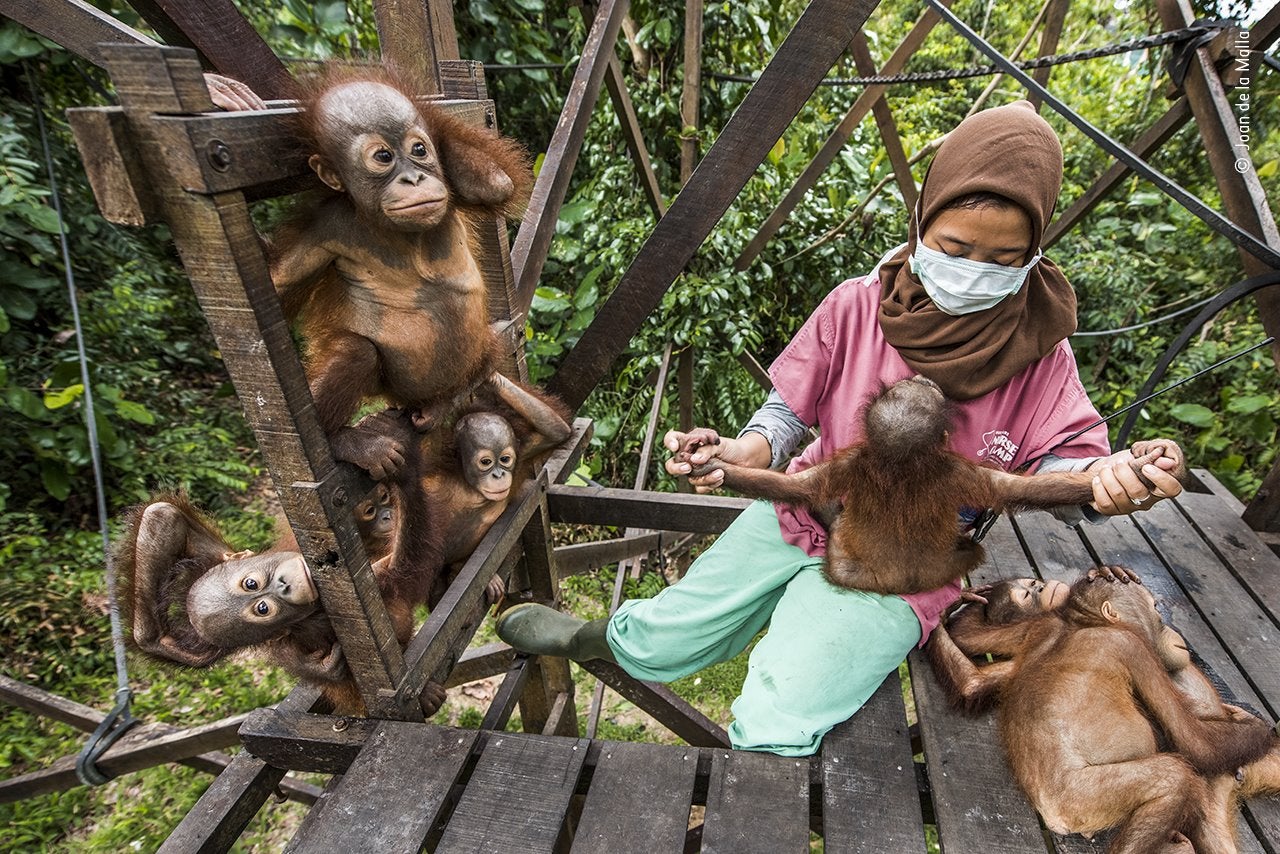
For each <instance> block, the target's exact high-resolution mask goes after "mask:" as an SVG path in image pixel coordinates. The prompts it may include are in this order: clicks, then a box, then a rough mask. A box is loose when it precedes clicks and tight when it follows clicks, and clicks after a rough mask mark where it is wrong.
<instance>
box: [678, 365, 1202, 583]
mask: <svg viewBox="0 0 1280 854" xmlns="http://www.w3.org/2000/svg"><path fill="white" fill-rule="evenodd" d="M863 423H864V432H863V435H864V438H863V440H862V441H861V442H859V443H858V444H856V445H853V446H851V447H848V448H844V449H842V450H840V451H839V452H837V453H836V454H835V456H833V457H832V458H831V459H830V460H827V461H826V462H823V463H819V464H818V465H815V466H813V467H812V468H808V469H805V470H803V471H800V472H797V473H795V474H790V475H787V474H782V473H781V472H776V471H770V470H767V469H755V468H744V467H740V466H735V465H732V464H730V463H726V462H724V461H723V460H721V459H719V458H714V457H713V458H712V459H711V461H710V462H708V463H707V464H706V465H704V466H701V467H699V468H698V469H696V470H695V471H694V472H693V474H694V475H703V474H707V473H708V472H711V471H714V470H716V469H720V470H722V471H724V485H725V486H727V487H729V488H730V489H734V490H736V491H738V492H740V493H742V494H743V495H747V496H751V497H753V498H767V499H769V500H771V501H778V502H782V503H785V504H793V505H798V506H802V507H806V508H808V509H810V510H813V511H815V512H816V513H818V514H819V515H820V516H822V517H823V521H824V522H826V523H827V526H828V529H829V531H830V539H829V541H828V544H827V557H826V561H825V563H824V565H823V571H824V572H825V573H826V576H827V579H828V580H829V581H830V582H831V583H832V584H835V585H838V586H840V587H849V588H857V589H860V590H870V591H874V592H876V593H920V592H923V591H925V590H933V589H936V588H938V587H941V586H942V585H944V584H946V583H947V582H949V581H951V580H953V579H955V578H958V577H960V576H961V575H964V574H966V573H967V572H969V571H970V570H971V569H973V568H974V567H976V566H978V565H979V564H980V563H982V561H983V555H984V553H983V549H982V547H981V546H980V545H978V544H977V543H976V542H974V541H973V540H972V538H970V537H969V536H968V535H967V534H963V533H961V532H960V530H959V527H958V523H957V515H958V513H959V511H960V510H961V509H963V508H983V507H990V508H993V509H995V510H996V511H1001V510H1018V509H1023V508H1040V509H1051V508H1053V507H1059V506H1061V505H1065V504H1084V503H1086V502H1088V501H1091V500H1092V499H1093V477H1094V476H1093V475H1092V474H1090V473H1088V472H1051V473H1047V474H1040V475H1034V476H1024V475H1017V474H1009V473H1006V472H1003V471H1000V470H998V469H994V468H987V467H984V466H979V465H977V464H975V463H973V462H971V461H969V460H967V459H965V458H964V457H962V456H960V455H959V454H957V453H954V452H953V451H950V450H948V449H947V447H946V442H947V431H948V429H949V416H948V402H947V400H946V398H945V397H943V394H942V391H941V389H939V388H938V386H937V384H936V383H934V382H933V381H932V380H929V379H927V378H925V377H920V376H917V377H913V378H911V379H906V380H901V381H899V382H896V383H894V384H893V385H891V386H889V387H888V388H886V389H884V390H883V391H881V392H880V394H878V395H877V396H876V397H875V398H873V399H872V400H871V402H870V404H869V405H868V406H867V408H866V410H865V411H864V413H863ZM716 442H719V436H718V435H717V434H716V433H715V431H713V430H708V429H705V428H703V429H698V430H694V431H693V432H691V433H690V434H689V436H688V439H687V440H686V442H685V445H684V447H683V448H681V449H680V450H679V452H678V453H677V457H676V458H677V459H682V460H683V461H686V462H687V461H688V459H689V456H690V455H691V454H692V452H693V451H694V450H695V449H696V448H698V447H700V446H702V445H704V444H714V443H716ZM1132 452H1133V456H1134V457H1135V459H1134V461H1133V462H1132V463H1131V465H1132V466H1133V469H1134V471H1135V472H1138V473H1139V474H1140V473H1141V471H1142V467H1143V466H1144V465H1146V464H1149V463H1154V462H1155V461H1156V460H1157V459H1159V458H1160V457H1161V456H1168V457H1171V458H1173V459H1174V460H1176V470H1175V474H1176V475H1177V476H1178V477H1182V476H1183V475H1184V473H1185V467H1184V466H1183V464H1182V452H1181V450H1180V449H1179V448H1178V446H1177V445H1176V444H1175V443H1173V442H1171V441H1167V440H1158V441H1152V442H1138V443H1136V444H1135V445H1134V446H1133V448H1132ZM832 517H834V520H832Z"/></svg>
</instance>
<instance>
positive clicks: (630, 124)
mask: <svg viewBox="0 0 1280 854" xmlns="http://www.w3.org/2000/svg"><path fill="white" fill-rule="evenodd" d="M604 87H605V88H606V89H608V90H609V97H610V98H611V99H612V100H613V111H614V113H615V114H616V115H617V116H618V124H619V125H620V126H621V127H622V141H623V143H624V144H625V145H626V146H627V152H628V153H629V154H630V155H631V162H632V163H634V164H635V167H636V177H637V178H639V179H640V191H641V192H642V193H644V197H645V200H646V201H647V202H648V203H649V207H651V208H653V213H654V215H655V216H656V217H657V218H658V219H662V215H663V214H665V213H666V212H667V202H666V200H665V199H663V198H662V188H661V187H659V186H658V176H657V175H656V174H654V171H653V163H652V162H651V161H650V160H649V149H648V147H647V146H646V145H645V141H644V134H643V133H642V132H641V131H640V119H639V117H637V116H636V108H635V105H633V104H632V103H631V93H630V92H628V91H627V80H626V77H625V76H624V75H623V73H622V63H620V62H618V57H617V55H616V54H614V53H613V52H610V53H609V67H608V68H606V69H605V73H604Z"/></svg>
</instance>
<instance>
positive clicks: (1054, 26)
mask: <svg viewBox="0 0 1280 854" xmlns="http://www.w3.org/2000/svg"><path fill="white" fill-rule="evenodd" d="M1070 6H1071V0H1050V2H1049V7H1048V10H1047V11H1046V13H1045V19H1044V30H1043V31H1042V32H1041V33H1040V56H1052V55H1053V53H1054V51H1056V50H1057V49H1058V41H1059V40H1060V39H1061V38H1062V24H1063V22H1065V21H1066V19H1067V9H1068V8H1069V7H1070ZM1052 71H1053V67H1052V66H1046V67H1044V68H1037V69H1036V70H1035V71H1033V72H1032V73H1031V77H1032V79H1034V80H1035V81H1036V82H1037V83H1039V84H1040V85H1041V86H1048V85H1049V75H1050V73H1052ZM1027 100H1028V101H1030V102H1031V103H1032V104H1034V105H1035V108H1036V109H1037V110H1039V109H1040V96H1039V95H1037V94H1035V93H1034V92H1032V93H1031V95H1030V96H1029V97H1028V98H1027Z"/></svg>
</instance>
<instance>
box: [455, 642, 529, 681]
mask: <svg viewBox="0 0 1280 854" xmlns="http://www.w3.org/2000/svg"><path fill="white" fill-rule="evenodd" d="M515 657H516V651H515V649H513V648H512V647H510V646H508V645H507V644H505V643H503V642H502V641H493V642H492V643H487V644H484V645H482V646H475V647H469V648H468V649H467V651H466V652H464V653H463V654H462V657H461V658H459V659H458V663H457V664H455V665H454V667H453V670H451V671H450V672H449V678H448V679H446V680H445V681H444V687H446V688H456V687H458V686H459V685H466V684H467V683H468V682H476V681H478V680H480V679H488V678H489V677H490V676H497V675H498V674H499V673H506V672H507V671H508V670H510V669H511V662H512V661H513V660H514V659H515Z"/></svg>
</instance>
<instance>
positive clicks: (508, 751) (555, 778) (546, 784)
mask: <svg viewBox="0 0 1280 854" xmlns="http://www.w3.org/2000/svg"><path fill="white" fill-rule="evenodd" d="M589 744H590V742H588V741H587V740H585V739H575V738H563V737H554V736H541V735H513V734H507V733H494V734H493V735H492V736H490V738H489V740H488V743H487V744H486V745H485V747H484V752H483V753H481V754H480V761H479V763H478V764H477V765H476V769H475V772H474V773H473V774H472V775H471V779H470V781H469V782H468V783H467V788H466V791H465V792H464V793H463V795H462V798H461V800H459V802H458V806H457V809H455V810H454V812H453V815H452V816H451V817H450V819H449V824H448V826H447V827H446V828H445V831H444V836H442V837H441V839H440V844H439V846H438V847H437V849H436V850H437V851H438V852H441V854H445V852H454V851H476V852H485V854H501V852H511V854H534V852H539V851H551V850H552V848H554V847H555V844H556V839H557V838H558V837H559V835H560V828H561V826H562V825H563V823H564V817H565V812H566V811H567V810H568V808H569V799H570V797H571V796H572V795H573V792H574V789H575V788H577V785H578V777H579V775H580V774H581V773H582V767H583V763H585V762H586V759H587V747H588V746H589Z"/></svg>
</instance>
